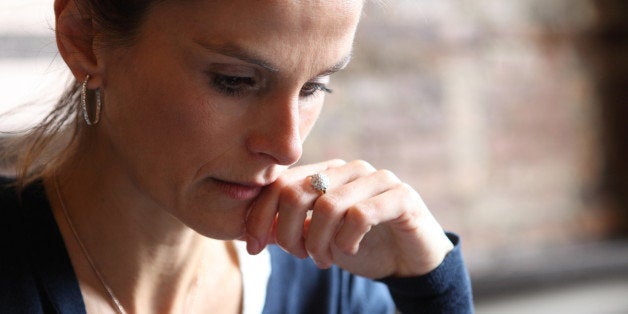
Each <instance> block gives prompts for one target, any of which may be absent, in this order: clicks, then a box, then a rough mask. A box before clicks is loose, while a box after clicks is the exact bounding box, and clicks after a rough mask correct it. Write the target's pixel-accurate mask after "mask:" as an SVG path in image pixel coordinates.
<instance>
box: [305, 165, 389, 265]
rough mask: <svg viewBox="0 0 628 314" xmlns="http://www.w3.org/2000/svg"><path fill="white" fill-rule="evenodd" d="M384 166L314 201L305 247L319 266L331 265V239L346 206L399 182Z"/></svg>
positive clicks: (344, 212)
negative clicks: (383, 168)
mask: <svg viewBox="0 0 628 314" xmlns="http://www.w3.org/2000/svg"><path fill="white" fill-rule="evenodd" d="M399 183H400V181H399V179H398V178H397V177H396V176H394V175H393V174H392V173H391V172H389V171H386V170H380V171H375V172H373V173H370V174H369V175H366V176H362V177H359V178H358V179H355V180H353V181H351V182H349V183H347V184H344V185H342V186H341V187H338V188H336V189H333V190H332V191H330V193H328V194H326V195H323V196H321V197H320V198H319V199H318V200H317V201H316V203H315V204H314V208H313V213H312V221H311V223H310V228H309V231H308V233H307V238H306V242H305V245H306V249H307V251H308V253H309V254H310V256H312V259H314V260H315V261H316V262H317V263H318V264H319V266H325V265H331V262H332V254H331V246H330V245H331V242H332V239H334V237H335V234H336V232H337V231H338V227H339V226H340V224H341V223H342V221H343V219H345V216H346V213H347V210H348V209H349V208H351V207H352V206H353V205H354V204H356V203H359V202H361V201H363V200H365V199H369V198H371V197H374V196H376V195H379V194H381V193H383V192H385V191H386V190H388V189H390V188H391V187H393V186H395V185H397V184H399Z"/></svg>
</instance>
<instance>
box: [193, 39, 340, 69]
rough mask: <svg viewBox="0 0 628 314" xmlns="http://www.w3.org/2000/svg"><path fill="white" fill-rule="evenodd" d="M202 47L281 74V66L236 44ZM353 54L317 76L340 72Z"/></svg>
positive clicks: (201, 44)
mask: <svg viewBox="0 0 628 314" xmlns="http://www.w3.org/2000/svg"><path fill="white" fill-rule="evenodd" d="M197 43H198V44H199V45H200V46H201V47H203V48H205V49H207V50H210V51H213V52H216V53H219V54H222V55H225V56H228V57H232V58H236V59H239V60H241V61H244V62H247V63H251V64H255V65H258V66H260V67H262V68H265V69H267V70H269V71H271V72H279V68H280V67H279V66H277V65H275V64H273V63H272V62H268V61H266V60H264V59H263V58H262V57H260V56H258V55H257V54H255V53H254V52H252V51H249V50H247V49H245V48H243V47H240V46H237V45H234V44H224V45H210V44H205V43H201V42H197ZM351 56H352V52H349V53H348V54H346V55H345V56H344V57H342V58H341V59H340V61H338V62H337V63H336V64H334V65H332V66H330V67H329V68H327V69H325V70H324V71H323V72H321V73H320V74H318V75H317V76H326V75H330V74H333V73H335V72H338V71H340V70H342V69H344V68H345V67H346V66H347V64H349V61H351Z"/></svg>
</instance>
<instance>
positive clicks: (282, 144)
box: [247, 132, 303, 166]
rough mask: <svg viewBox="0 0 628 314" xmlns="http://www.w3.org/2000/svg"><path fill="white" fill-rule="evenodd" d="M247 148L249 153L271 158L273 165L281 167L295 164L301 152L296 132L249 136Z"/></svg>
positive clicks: (300, 144)
mask: <svg viewBox="0 0 628 314" xmlns="http://www.w3.org/2000/svg"><path fill="white" fill-rule="evenodd" d="M273 133H274V134H273ZM247 148H248V150H249V151H250V152H251V153H253V154H256V155H264V156H267V157H268V158H272V159H273V162H274V163H276V164H278V165H282V166H289V165H292V164H295V163H296V162H297V161H299V159H300V158H301V154H302V152H303V147H302V143H301V137H300V136H299V133H298V132H283V133H279V132H271V133H266V134H263V133H262V134H255V135H251V136H250V137H249V138H248V140H247Z"/></svg>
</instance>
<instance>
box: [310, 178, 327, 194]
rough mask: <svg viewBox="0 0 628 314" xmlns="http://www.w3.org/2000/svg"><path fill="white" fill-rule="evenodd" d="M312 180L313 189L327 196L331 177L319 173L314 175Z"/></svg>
mask: <svg viewBox="0 0 628 314" xmlns="http://www.w3.org/2000/svg"><path fill="white" fill-rule="evenodd" d="M310 178H312V182H311V184H312V188H313V189H314V190H316V191H319V192H323V194H325V192H327V188H328V187H329V177H328V176H326V175H324V174H322V173H317V174H314V175H312V176H311V177H310Z"/></svg>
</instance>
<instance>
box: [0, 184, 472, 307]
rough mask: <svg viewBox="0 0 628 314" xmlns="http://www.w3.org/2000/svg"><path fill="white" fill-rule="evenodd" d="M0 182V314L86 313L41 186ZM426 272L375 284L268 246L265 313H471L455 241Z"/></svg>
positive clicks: (468, 286) (467, 285) (466, 278)
mask: <svg viewBox="0 0 628 314" xmlns="http://www.w3.org/2000/svg"><path fill="white" fill-rule="evenodd" d="M8 182H10V181H8V180H6V179H1V178H0V185H2V187H1V188H0V250H1V252H3V254H2V256H1V257H0V313H85V304H84V303H83V298H82V295H81V291H80V289H79V284H78V281H77V279H76V275H75V274H74V270H73V269H72V264H71V262H70V259H69V256H68V253H67V251H66V248H65V245H64V242H63V239H62V237H61V234H60V232H59V229H58V228H57V225H56V222H55V220H54V218H53V216H52V212H51V209H50V205H49V203H48V199H47V197H46V194H45V191H44V188H43V185H42V183H41V182H36V183H34V184H31V185H30V186H28V187H27V188H26V189H25V190H24V192H23V194H22V197H21V200H20V199H19V198H18V197H17V195H16V193H15V190H14V189H13V188H11V187H6V186H5V184H6V183H8ZM448 236H449V237H450V239H451V240H452V242H454V244H455V245H456V247H455V248H454V250H453V251H452V252H451V253H449V254H448V255H447V257H446V258H445V260H444V261H443V263H442V264H441V265H440V266H439V267H438V268H437V269H435V270H434V271H432V272H431V273H429V274H427V275H424V276H420V277H412V278H384V279H381V280H379V281H373V280H369V279H366V278H363V277H359V276H355V275H352V274H350V273H348V272H346V271H344V270H341V269H340V268H338V267H332V268H331V269H328V270H320V269H318V268H316V266H315V265H314V263H313V262H312V261H311V260H310V259H304V260H301V259H298V258H295V257H293V256H291V255H289V254H287V253H285V252H284V251H283V250H281V249H280V248H278V247H277V246H270V247H269V251H270V255H271V275H270V278H269V282H268V287H267V294H266V302H265V305H264V313H272V314H275V313H290V314H300V313H343V314H344V313H393V312H394V311H395V308H397V309H398V310H399V311H401V312H402V313H472V312H473V303H472V296H471V284H470V281H469V276H468V274H467V271H466V269H465V267H464V263H463V261H462V256H461V253H460V248H459V245H458V241H459V240H458V237H457V236H455V235H453V234H448Z"/></svg>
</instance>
